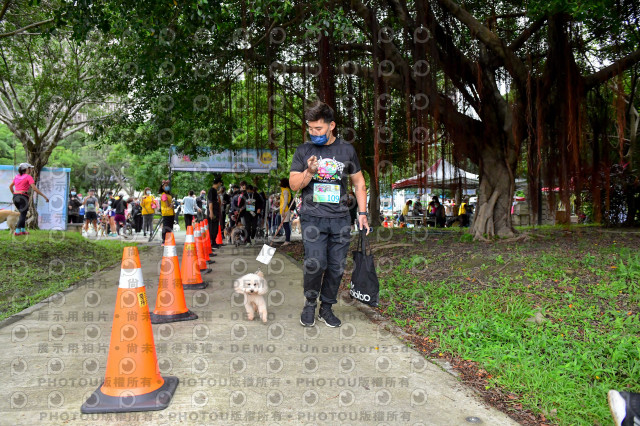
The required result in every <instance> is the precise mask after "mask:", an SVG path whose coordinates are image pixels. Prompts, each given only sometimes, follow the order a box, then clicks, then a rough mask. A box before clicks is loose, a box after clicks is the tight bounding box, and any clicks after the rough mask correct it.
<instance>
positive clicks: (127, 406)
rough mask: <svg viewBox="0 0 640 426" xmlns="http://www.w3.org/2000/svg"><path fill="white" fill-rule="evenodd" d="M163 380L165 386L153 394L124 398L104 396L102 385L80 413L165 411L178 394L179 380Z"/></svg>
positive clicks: (165, 378)
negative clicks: (176, 393)
mask: <svg viewBox="0 0 640 426" xmlns="http://www.w3.org/2000/svg"><path fill="white" fill-rule="evenodd" d="M163 379H164V384H163V385H162V386H160V388H158V389H156V390H154V391H153V392H149V393H145V394H143V395H135V396H124V397H119V396H109V395H105V394H103V393H102V391H101V390H100V388H101V387H102V384H101V385H100V387H98V389H96V390H95V391H94V392H93V393H92V394H91V396H90V397H89V399H87V400H86V402H85V403H84V404H82V407H80V412H81V413H83V414H93V413H131V412H137V411H158V410H164V409H165V408H167V407H168V406H169V404H170V403H171V399H172V398H173V394H174V393H175V392H176V388H177V387H178V378H177V377H174V376H167V377H163ZM103 383H104V382H103Z"/></svg>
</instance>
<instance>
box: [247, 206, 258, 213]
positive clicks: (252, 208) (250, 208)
mask: <svg viewBox="0 0 640 426" xmlns="http://www.w3.org/2000/svg"><path fill="white" fill-rule="evenodd" d="M247 211H248V212H255V211H256V206H254V205H253V204H247Z"/></svg>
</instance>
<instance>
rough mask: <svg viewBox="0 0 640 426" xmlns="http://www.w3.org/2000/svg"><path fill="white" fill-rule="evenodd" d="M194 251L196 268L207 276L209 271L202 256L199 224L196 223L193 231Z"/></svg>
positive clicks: (202, 249)
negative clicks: (196, 254)
mask: <svg viewBox="0 0 640 426" xmlns="http://www.w3.org/2000/svg"><path fill="white" fill-rule="evenodd" d="M194 233H195V240H196V251H197V252H198V268H200V272H201V273H202V274H208V273H209V272H211V269H210V268H209V267H208V266H207V260H206V257H205V254H204V248H203V247H202V231H201V230H200V224H198V223H196V229H195V232H194Z"/></svg>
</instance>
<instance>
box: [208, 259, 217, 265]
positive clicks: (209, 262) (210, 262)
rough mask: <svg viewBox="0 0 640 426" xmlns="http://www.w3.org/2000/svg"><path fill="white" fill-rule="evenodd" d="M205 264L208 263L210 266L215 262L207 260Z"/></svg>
mask: <svg viewBox="0 0 640 426" xmlns="http://www.w3.org/2000/svg"><path fill="white" fill-rule="evenodd" d="M207 263H208V264H209V265H211V264H212V263H216V261H215V260H207Z"/></svg>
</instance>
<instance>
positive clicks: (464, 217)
mask: <svg viewBox="0 0 640 426" xmlns="http://www.w3.org/2000/svg"><path fill="white" fill-rule="evenodd" d="M458 218H459V219H460V226H469V215H468V214H467V200H466V199H463V200H462V202H461V203H460V207H459V208H458Z"/></svg>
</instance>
